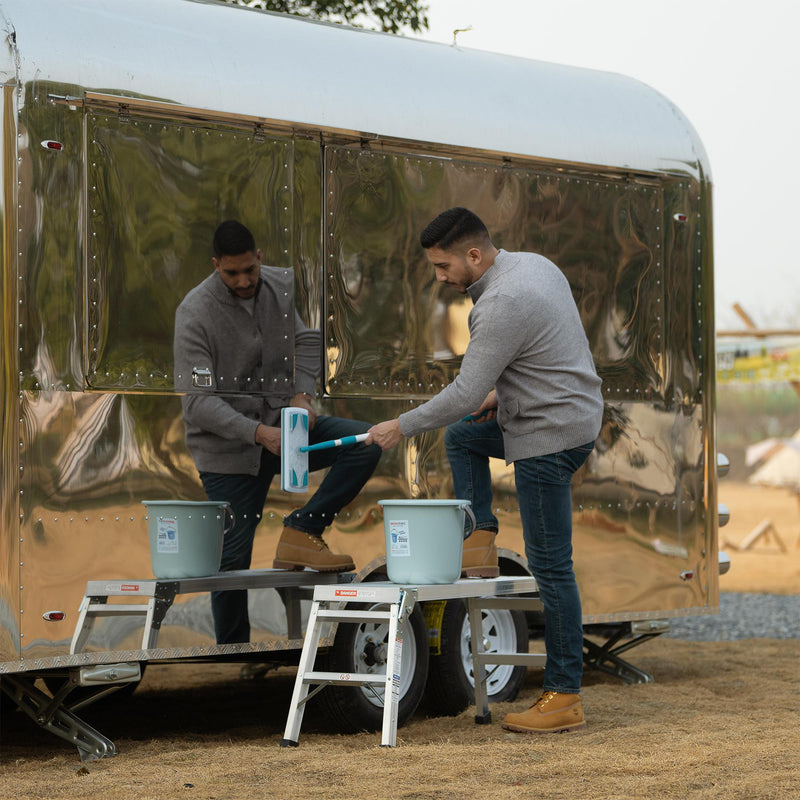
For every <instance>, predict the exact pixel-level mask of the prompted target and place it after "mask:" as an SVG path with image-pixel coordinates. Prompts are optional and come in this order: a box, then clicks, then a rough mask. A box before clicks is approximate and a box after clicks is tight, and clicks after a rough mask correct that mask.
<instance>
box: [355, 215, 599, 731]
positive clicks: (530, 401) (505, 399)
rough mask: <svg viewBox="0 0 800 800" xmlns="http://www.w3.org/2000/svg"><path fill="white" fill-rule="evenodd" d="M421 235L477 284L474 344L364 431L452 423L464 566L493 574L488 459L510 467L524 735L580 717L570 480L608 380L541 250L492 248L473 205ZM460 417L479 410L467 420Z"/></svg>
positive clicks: (463, 281) (458, 276)
mask: <svg viewBox="0 0 800 800" xmlns="http://www.w3.org/2000/svg"><path fill="white" fill-rule="evenodd" d="M420 241H421V244H422V246H423V248H424V249H425V251H426V255H427V257H428V260H429V261H430V263H431V264H432V266H433V267H434V269H435V270H436V278H437V280H438V281H439V282H440V283H444V284H447V285H448V286H452V287H454V288H455V289H457V290H458V291H460V292H462V293H469V295H470V296H471V298H472V300H473V302H474V307H473V309H472V311H471V312H470V315H469V330H470V342H469V346H468V347H467V351H466V353H465V354H464V357H463V359H462V362H461V369H460V371H459V374H458V375H457V376H456V378H455V380H454V381H453V382H452V383H451V384H450V385H448V386H446V387H445V388H444V389H443V390H442V391H441V392H439V394H438V395H436V396H435V397H434V398H433V399H431V400H429V401H428V402H426V403H424V404H422V405H421V406H418V407H417V408H415V409H413V410H412V411H408V412H406V413H405V414H401V415H400V417H399V418H397V419H393V420H388V421H386V422H381V423H380V424H378V425H375V426H373V427H372V428H370V437H369V438H368V439H367V441H368V442H375V443H376V444H378V445H380V446H381V448H383V449H387V448H389V447H393V446H394V445H396V444H398V443H399V442H400V441H401V440H402V438H403V437H411V436H415V435H416V434H418V433H422V432H423V431H429V430H433V429H435V428H439V427H443V426H445V425H447V426H449V427H448V429H447V432H446V435H445V443H446V447H447V454H448V458H449V460H450V465H451V469H452V472H453V484H454V488H455V492H456V496H457V497H459V498H463V499H467V500H470V501H471V503H472V505H473V510H474V512H475V517H476V521H477V530H476V532H475V533H474V534H473V535H472V537H470V539H476V540H477V541H476V543H473V544H472V545H470V544H469V540H467V546H466V547H465V552H464V560H463V566H464V568H465V571H466V572H467V574H471V575H497V574H498V568H497V551H496V548H495V545H494V537H495V535H496V533H497V518H496V517H495V516H494V515H493V514H492V487H491V475H490V472H489V466H488V460H489V458H490V457H494V458H504V459H505V460H506V463H508V464H510V463H513V464H514V476H515V482H516V488H517V500H518V502H519V508H520V516H521V518H522V530H523V536H524V539H525V554H526V557H527V559H528V565H529V567H530V570H531V573H532V574H533V575H534V577H535V578H536V580H537V583H538V585H539V590H540V593H541V599H542V603H543V606H544V615H545V645H546V649H547V661H546V664H545V671H544V685H543V692H542V694H541V696H540V697H539V698H538V699H537V701H536V702H535V703H534V704H533V706H532V707H531V708H530V709H529V710H528V711H525V712H523V713H520V714H508V715H507V717H506V719H505V720H504V722H503V726H504V727H506V728H508V729H509V730H514V731H521V732H525V733H549V732H557V731H565V730H575V729H578V728H581V727H583V726H584V725H585V722H584V717H583V707H582V704H581V698H580V684H581V678H582V674H583V627H582V622H581V604H580V596H579V594H578V587H577V583H576V580H575V573H574V570H573V565H572V497H571V490H570V482H571V479H572V476H573V474H574V473H575V471H576V470H577V469H578V468H579V467H580V466H581V465H582V464H583V463H584V461H585V460H586V458H587V457H588V456H589V453H590V452H591V451H592V448H593V447H594V440H595V438H596V437H597V435H598V433H599V432H600V424H601V420H602V415H603V398H602V395H601V392H600V385H601V381H600V378H599V377H598V376H597V372H596V370H595V366H594V361H593V359H592V354H591V352H590V349H589V343H588V341H587V339H586V334H585V333H584V330H583V326H582V324H581V320H580V315H579V314H578V309H577V307H576V305H575V301H574V299H573V297H572V292H571V291H570V287H569V283H568V282H567V279H566V278H565V277H564V274H563V273H562V272H561V271H560V270H559V269H558V267H556V265H555V264H553V263H552V262H551V261H549V260H548V259H546V258H544V257H543V256H540V255H536V254H533V253H508V252H506V251H505V250H498V249H497V248H495V247H494V245H493V244H492V242H491V239H490V238H489V234H488V231H487V230H486V226H485V225H484V224H483V222H482V221H481V220H480V219H479V218H478V217H477V216H476V215H475V214H473V213H472V212H471V211H469V210H467V209H465V208H451V209H450V210H448V211H445V212H443V213H442V214H440V215H439V216H438V217H437V218H436V219H435V220H433V222H431V223H430V224H429V225H428V227H427V228H426V229H425V230H424V231H423V232H422V235H421V236H420ZM465 415H471V416H472V417H474V419H473V420H469V421H464V420H463V419H462V418H463V417H464V416H465Z"/></svg>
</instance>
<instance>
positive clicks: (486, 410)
mask: <svg viewBox="0 0 800 800" xmlns="http://www.w3.org/2000/svg"><path fill="white" fill-rule="evenodd" d="M490 411H494V409H493V408H484V409H483V411H481V413H480V414H467V416H466V417H461V421H462V422H475V420H477V419H480V418H481V417H485V416H486V415H487V414H488V413H489V412H490Z"/></svg>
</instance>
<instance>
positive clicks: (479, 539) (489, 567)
mask: <svg viewBox="0 0 800 800" xmlns="http://www.w3.org/2000/svg"><path fill="white" fill-rule="evenodd" d="M495 536H497V531H489V530H485V529H481V530H477V531H473V533H472V536H470V537H469V538H467V539H465V540H464V549H463V551H462V552H461V577H462V578H496V577H497V576H498V575H499V574H500V567H499V566H497V548H496V547H495V544H494V537H495Z"/></svg>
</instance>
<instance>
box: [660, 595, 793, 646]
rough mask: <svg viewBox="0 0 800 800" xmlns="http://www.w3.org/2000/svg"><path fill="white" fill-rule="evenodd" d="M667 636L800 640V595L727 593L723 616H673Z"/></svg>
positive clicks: (710, 639)
mask: <svg viewBox="0 0 800 800" xmlns="http://www.w3.org/2000/svg"><path fill="white" fill-rule="evenodd" d="M665 636H667V637H668V638H672V639H688V640H690V641H695V642H722V641H734V640H736V639H800V595H778V594H740V593H737V592H723V593H721V594H720V596H719V615H715V616H713V617H712V616H708V617H705V616H704V617H681V618H679V619H671V620H670V632H669V633H668V634H665Z"/></svg>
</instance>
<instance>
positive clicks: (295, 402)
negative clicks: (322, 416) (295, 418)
mask: <svg viewBox="0 0 800 800" xmlns="http://www.w3.org/2000/svg"><path fill="white" fill-rule="evenodd" d="M312 399H313V398H312V397H311V395H309V394H306V393H305V392H298V393H297V394H296V395H295V396H294V397H293V398H292V402H291V403H290V405H292V406H293V407H295V408H304V409H305V410H306V411H308V429H309V430H310V431H311V430H313V429H314V426H315V425H316V424H317V413H316V411H314V409H313V408H312V407H311V400H312Z"/></svg>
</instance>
